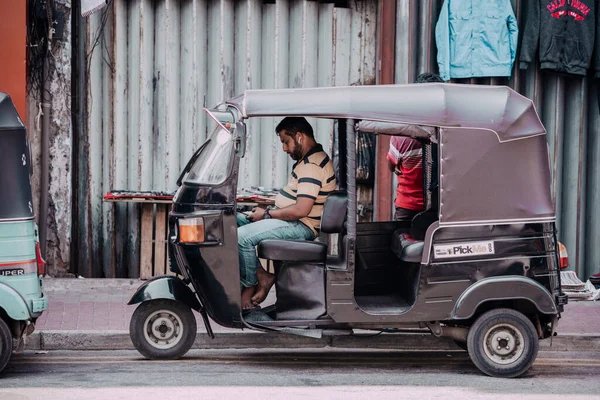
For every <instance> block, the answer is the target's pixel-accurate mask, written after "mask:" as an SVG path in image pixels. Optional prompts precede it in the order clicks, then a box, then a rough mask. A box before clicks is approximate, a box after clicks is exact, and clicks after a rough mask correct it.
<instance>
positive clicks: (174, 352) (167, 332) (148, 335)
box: [129, 299, 196, 360]
mask: <svg viewBox="0 0 600 400" xmlns="http://www.w3.org/2000/svg"><path fill="white" fill-rule="evenodd" d="M129 336H131V341H132V342H133V345H134V346H135V348H136V349H137V351H139V352H140V354H142V355H143V356H144V357H146V358H148V359H151V360H157V359H162V360H175V359H178V358H180V357H182V356H183V355H184V354H185V353H187V352H188V350H189V349H190V348H191V347H192V345H193V344H194V340H195V339H196V318H194V313H193V312H192V310H191V309H190V308H189V307H188V306H186V305H184V304H182V303H179V302H177V301H174V300H169V299H157V300H150V301H145V302H143V303H142V304H140V305H139V306H138V308H136V310H135V311H134V312H133V315H132V316H131V322H130V323H129Z"/></svg>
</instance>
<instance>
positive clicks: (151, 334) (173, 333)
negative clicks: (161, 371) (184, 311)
mask: <svg viewBox="0 0 600 400" xmlns="http://www.w3.org/2000/svg"><path fill="white" fill-rule="evenodd" d="M182 333H183V323H182V322H181V318H179V316H178V315H177V314H175V313H173V312H171V311H169V310H158V311H155V312H153V313H152V314H150V315H149V316H148V318H146V321H145V322H144V337H145V338H146V341H147V342H148V343H150V344H151V345H152V346H153V347H155V348H157V349H161V350H167V349H170V348H173V347H174V346H175V345H177V343H179V342H180V341H181V337H182Z"/></svg>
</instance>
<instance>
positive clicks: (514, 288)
mask: <svg viewBox="0 0 600 400" xmlns="http://www.w3.org/2000/svg"><path fill="white" fill-rule="evenodd" d="M496 300H528V301H530V302H531V303H532V304H533V305H534V306H535V307H536V308H537V310H538V311H539V312H540V313H542V314H548V315H556V314H558V309H557V307H556V304H555V303H554V299H553V298H552V295H551V294H550V293H549V292H548V290H546V288H545V287H543V286H542V285H540V284H539V283H538V282H536V281H534V280H533V279H530V278H526V277H523V276H498V277H490V278H484V279H481V280H479V281H477V282H475V283H474V284H473V285H471V286H469V287H468V288H467V290H465V291H464V292H463V294H461V295H460V297H459V298H458V300H457V301H456V305H455V307H454V310H453V312H452V319H455V320H464V319H469V318H471V317H472V316H473V314H475V312H476V311H477V308H478V307H479V306H480V305H482V304H483V303H485V302H488V301H496Z"/></svg>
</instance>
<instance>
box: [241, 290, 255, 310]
mask: <svg viewBox="0 0 600 400" xmlns="http://www.w3.org/2000/svg"><path fill="white" fill-rule="evenodd" d="M254 293H256V286H250V287H245V288H243V289H242V310H248V309H250V308H252V307H254V304H252V296H254Z"/></svg>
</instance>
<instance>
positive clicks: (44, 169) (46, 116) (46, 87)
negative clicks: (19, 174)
mask: <svg viewBox="0 0 600 400" xmlns="http://www.w3.org/2000/svg"><path fill="white" fill-rule="evenodd" d="M46 10H47V12H48V38H47V49H46V55H45V57H44V72H43V77H44V84H43V86H42V96H41V97H42V113H43V118H42V132H41V134H42V138H41V139H42V143H41V147H42V148H41V153H42V154H41V168H40V169H41V171H40V215H39V219H38V221H39V224H38V225H39V230H40V249H41V251H42V257H44V258H45V257H46V240H47V236H48V191H49V182H48V175H49V165H50V158H49V155H48V148H49V147H50V144H49V143H50V139H49V137H48V136H49V133H50V132H49V131H50V51H51V46H52V29H53V28H52V8H51V7H50V1H46Z"/></svg>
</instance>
